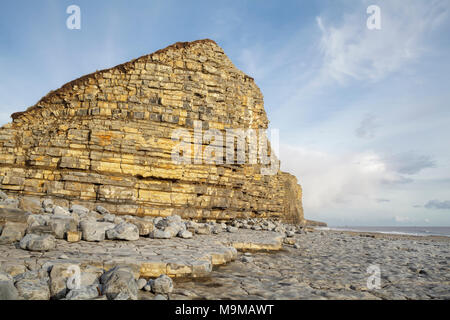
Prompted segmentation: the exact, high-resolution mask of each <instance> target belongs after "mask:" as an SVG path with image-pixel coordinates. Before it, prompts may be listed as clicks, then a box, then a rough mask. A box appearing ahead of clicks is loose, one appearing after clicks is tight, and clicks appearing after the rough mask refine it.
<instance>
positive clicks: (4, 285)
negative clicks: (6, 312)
mask: <svg viewBox="0 0 450 320" xmlns="http://www.w3.org/2000/svg"><path fill="white" fill-rule="evenodd" d="M18 299H19V294H18V292H17V289H16V287H14V283H13V282H12V281H11V280H0V300H18Z"/></svg>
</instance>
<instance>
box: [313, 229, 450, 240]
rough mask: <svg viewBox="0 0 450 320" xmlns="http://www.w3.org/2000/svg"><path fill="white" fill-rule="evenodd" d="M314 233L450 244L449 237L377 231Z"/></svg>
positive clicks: (321, 230) (319, 230)
mask: <svg viewBox="0 0 450 320" xmlns="http://www.w3.org/2000/svg"><path fill="white" fill-rule="evenodd" d="M313 230H314V231H313V232H334V233H345V234H349V235H352V236H360V237H367V238H378V239H387V240H414V241H419V240H423V241H444V242H450V237H448V236H439V235H429V236H427V235H423V236H420V235H412V234H398V233H387V232H386V233H383V232H375V231H352V230H335V229H332V228H330V229H327V230H324V229H319V228H313Z"/></svg>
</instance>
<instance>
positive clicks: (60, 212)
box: [52, 206, 70, 216]
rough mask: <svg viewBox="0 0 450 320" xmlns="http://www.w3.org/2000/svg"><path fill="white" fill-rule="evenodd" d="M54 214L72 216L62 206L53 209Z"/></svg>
mask: <svg viewBox="0 0 450 320" xmlns="http://www.w3.org/2000/svg"><path fill="white" fill-rule="evenodd" d="M52 213H53V214H54V215H56V216H70V211H69V210H67V209H66V208H63V207H60V206H55V207H53V210H52Z"/></svg>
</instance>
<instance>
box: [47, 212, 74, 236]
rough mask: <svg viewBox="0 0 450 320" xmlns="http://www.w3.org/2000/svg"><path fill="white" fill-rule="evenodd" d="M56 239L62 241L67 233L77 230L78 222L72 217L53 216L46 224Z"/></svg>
mask: <svg viewBox="0 0 450 320" xmlns="http://www.w3.org/2000/svg"><path fill="white" fill-rule="evenodd" d="M47 225H49V226H50V227H51V228H52V230H53V232H54V234H55V236H56V238H57V239H64V238H65V237H66V233H67V232H75V231H77V229H78V222H77V221H76V220H75V219H74V218H72V217H70V216H69V217H66V216H56V215H54V216H53V217H52V218H51V219H50V220H49V221H48V222H47Z"/></svg>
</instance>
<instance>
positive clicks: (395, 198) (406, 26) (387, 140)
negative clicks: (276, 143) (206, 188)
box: [0, 0, 450, 226]
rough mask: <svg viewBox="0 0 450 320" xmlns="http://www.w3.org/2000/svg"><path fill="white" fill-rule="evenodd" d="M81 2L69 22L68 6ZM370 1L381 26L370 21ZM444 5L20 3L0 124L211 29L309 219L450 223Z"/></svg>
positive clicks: (7, 39)
mask: <svg viewBox="0 0 450 320" xmlns="http://www.w3.org/2000/svg"><path fill="white" fill-rule="evenodd" d="M70 5H77V6H79V7H80V10H81V28H80V29H79V30H70V29H68V28H67V26H66V20H67V19H68V17H69V16H70V14H68V13H66V9H67V7H68V6H70ZM370 5H376V6H378V7H379V8H380V22H381V24H380V27H381V29H369V28H368V27H367V20H368V19H369V18H370V16H371V14H370V13H369V14H368V13H367V8H368V7H369V6H370ZM449 11H450V2H449V1H448V0H429V1H423V0H387V1H386V0H370V1H365V0H359V1H356V0H318V1H300V0H298V1H289V0H283V1H282V2H281V1H279V0H278V1H272V0H264V1H258V0H239V1H238V0H230V1H212V0H208V1H200V0H197V1H170V0H164V1H151V0H147V1H140V0H133V1H125V0H116V1H114V0H108V1H103V0H97V1H81V0H80V1H75V0H72V1H65V0H53V1H51V0H47V1H44V0H40V1H25V0H16V1H8V2H5V3H2V10H1V11H0V75H1V76H0V124H1V125H3V124H5V123H8V122H10V121H11V119H10V114H12V113H13V112H17V111H23V110H25V109H26V108H27V107H28V106H31V105H34V104H35V103H36V102H37V101H38V100H39V99H40V98H41V97H43V96H44V95H46V94H47V93H48V92H49V91H51V90H54V89H57V88H59V87H61V86H62V85H63V84H64V83H66V82H69V81H71V80H73V79H75V78H78V77H80V76H82V75H84V74H88V73H91V72H94V71H96V70H101V69H104V68H109V67H112V66H115V65H117V64H120V63H123V62H126V61H129V60H131V59H133V58H137V57H140V56H142V55H145V54H148V53H151V52H154V51H156V50H158V49H161V48H164V47H166V46H167V45H170V44H172V43H174V42H177V41H192V40H197V39H204V38H210V39H213V40H215V41H216V42H217V43H218V44H219V45H220V46H221V47H222V48H223V49H224V51H225V53H226V54H227V55H228V57H229V58H230V59H231V61H233V63H234V64H235V65H236V67H238V68H239V69H241V70H242V71H244V72H245V73H247V74H248V75H250V76H252V77H253V78H254V79H255V82H256V84H257V85H258V86H259V87H260V88H261V90H262V92H263V94H264V99H265V109H266V112H267V115H268V118H269V120H270V127H271V128H274V129H279V130H280V151H279V156H280V159H281V165H282V170H283V171H288V172H290V173H292V174H295V175H296V176H297V178H298V181H299V183H300V184H301V185H302V187H303V204H304V211H305V217H306V218H308V219H312V220H320V221H325V222H327V223H328V224H329V225H331V226H345V225H347V226H355V225H360V226H362V225H367V226H369V225H371V226H386V225H393V226H403V225H417V226H450V148H449V140H450V105H449V101H450V90H449V89H448V88H449V83H450V81H449V80H450V79H449V78H450V76H449V75H450V63H449V60H450V59H449V58H450V56H449V48H450V36H449V35H450V19H449V14H450V12H449Z"/></svg>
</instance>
